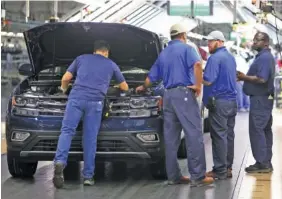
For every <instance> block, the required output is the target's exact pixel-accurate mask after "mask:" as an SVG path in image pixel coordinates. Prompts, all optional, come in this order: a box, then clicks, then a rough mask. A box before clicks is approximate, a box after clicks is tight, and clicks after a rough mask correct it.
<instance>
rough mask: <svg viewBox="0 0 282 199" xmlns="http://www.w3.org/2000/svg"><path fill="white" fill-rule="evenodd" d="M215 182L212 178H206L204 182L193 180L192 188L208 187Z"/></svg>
mask: <svg viewBox="0 0 282 199" xmlns="http://www.w3.org/2000/svg"><path fill="white" fill-rule="evenodd" d="M213 182H214V179H213V178H211V177H205V178H204V179H202V180H192V181H191V184H190V186H191V187H202V186H206V185H210V184H212V183H213Z"/></svg>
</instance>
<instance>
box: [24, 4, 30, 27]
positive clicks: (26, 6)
mask: <svg viewBox="0 0 282 199" xmlns="http://www.w3.org/2000/svg"><path fill="white" fill-rule="evenodd" d="M29 3H30V2H29V0H26V4H25V22H26V23H27V22H28V19H29V12H30V11H29Z"/></svg>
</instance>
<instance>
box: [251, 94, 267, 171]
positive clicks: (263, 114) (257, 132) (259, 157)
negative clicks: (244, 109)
mask: <svg viewBox="0 0 282 199" xmlns="http://www.w3.org/2000/svg"><path fill="white" fill-rule="evenodd" d="M250 102H251V103H250V104H251V106H250V113H249V135H250V142H251V147H252V153H253V156H254V158H255V160H256V162H257V163H261V164H264V165H266V166H269V164H270V163H271V158H272V144H273V134H272V109H273V99H269V96H251V97H250Z"/></svg>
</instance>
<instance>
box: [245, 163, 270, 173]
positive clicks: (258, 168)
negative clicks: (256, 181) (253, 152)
mask: <svg viewBox="0 0 282 199" xmlns="http://www.w3.org/2000/svg"><path fill="white" fill-rule="evenodd" d="M272 170H273V169H271V168H270V167H269V166H265V165H262V164H260V163H255V164H253V165H250V166H248V167H246V168H245V171H246V172H247V173H271V172H272Z"/></svg>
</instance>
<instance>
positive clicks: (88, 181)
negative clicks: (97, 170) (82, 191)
mask: <svg viewBox="0 0 282 199" xmlns="http://www.w3.org/2000/svg"><path fill="white" fill-rule="evenodd" d="M83 184H84V186H93V185H94V184H95V181H94V179H93V178H84V181H83Z"/></svg>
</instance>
